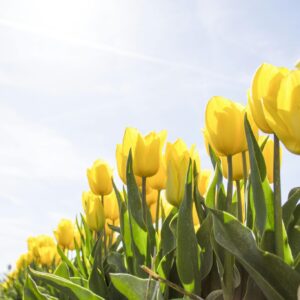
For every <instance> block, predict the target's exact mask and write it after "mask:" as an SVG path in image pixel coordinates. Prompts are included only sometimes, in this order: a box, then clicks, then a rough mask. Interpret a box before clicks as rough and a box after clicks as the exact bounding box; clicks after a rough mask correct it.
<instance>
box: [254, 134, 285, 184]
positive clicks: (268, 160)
mask: <svg viewBox="0 0 300 300" xmlns="http://www.w3.org/2000/svg"><path fill="white" fill-rule="evenodd" d="M265 139H266V136H260V137H259V140H258V143H259V145H260V146H261V145H262V144H263V142H264V141H265ZM262 154H263V156H264V160H265V164H266V168H267V177H268V180H269V183H273V166H274V165H273V160H274V142H273V140H272V139H270V138H269V139H268V140H267V142H266V144H265V147H264V149H263V151H262ZM281 158H282V152H281V148H280V161H281Z"/></svg>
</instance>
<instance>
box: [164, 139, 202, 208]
mask: <svg viewBox="0 0 300 300" xmlns="http://www.w3.org/2000/svg"><path fill="white" fill-rule="evenodd" d="M191 158H192V159H195V161H196V165H197V170H200V159H199V155H197V152H196V151H195V147H194V146H192V148H191V150H189V149H188V148H187V146H186V144H185V143H184V142H183V141H182V140H181V139H178V140H177V141H176V142H175V143H174V144H171V143H168V144H167V148H166V161H167V172H168V177H167V186H166V198H167V201H168V202H169V203H170V204H172V205H173V206H177V207H178V206H179V205H180V203H181V201H182V200H183V196H184V190H185V184H186V177H187V171H188V167H189V162H190V159H191ZM198 172H199V171H198Z"/></svg>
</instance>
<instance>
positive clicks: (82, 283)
mask: <svg viewBox="0 0 300 300" xmlns="http://www.w3.org/2000/svg"><path fill="white" fill-rule="evenodd" d="M70 281H72V282H73V283H75V284H78V285H80V286H82V287H84V288H88V286H89V284H88V281H87V280H86V279H85V278H83V277H70Z"/></svg>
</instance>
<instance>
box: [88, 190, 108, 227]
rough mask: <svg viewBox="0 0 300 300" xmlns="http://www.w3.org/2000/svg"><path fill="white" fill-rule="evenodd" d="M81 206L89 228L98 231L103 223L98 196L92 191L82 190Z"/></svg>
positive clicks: (103, 218) (102, 209) (102, 213)
mask: <svg viewBox="0 0 300 300" xmlns="http://www.w3.org/2000/svg"><path fill="white" fill-rule="evenodd" d="M82 207H83V210H84V212H85V217H86V223H87V224H88V226H89V228H90V229H92V230H94V231H96V232H99V231H100V230H101V229H102V228H103V227H104V223H105V214H104V208H103V205H102V203H101V201H100V198H99V196H96V195H94V194H93V193H92V192H83V193H82Z"/></svg>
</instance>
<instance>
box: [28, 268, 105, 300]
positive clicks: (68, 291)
mask: <svg viewBox="0 0 300 300" xmlns="http://www.w3.org/2000/svg"><path fill="white" fill-rule="evenodd" d="M29 273H30V274H31V276H32V277H34V278H35V279H39V280H41V281H43V282H44V283H45V284H49V285H51V286H53V287H54V288H56V289H57V290H59V291H60V292H61V293H63V294H65V295H67V296H69V297H70V299H71V300H83V299H89V300H100V299H103V298H102V297H100V296H98V295H96V294H94V293H93V292H92V291H90V290H88V289H86V288H84V287H82V286H80V285H78V284H75V283H73V282H72V281H70V280H67V279H65V278H62V277H59V276H56V275H54V274H48V273H43V272H38V271H34V270H32V269H30V268H29Z"/></svg>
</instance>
